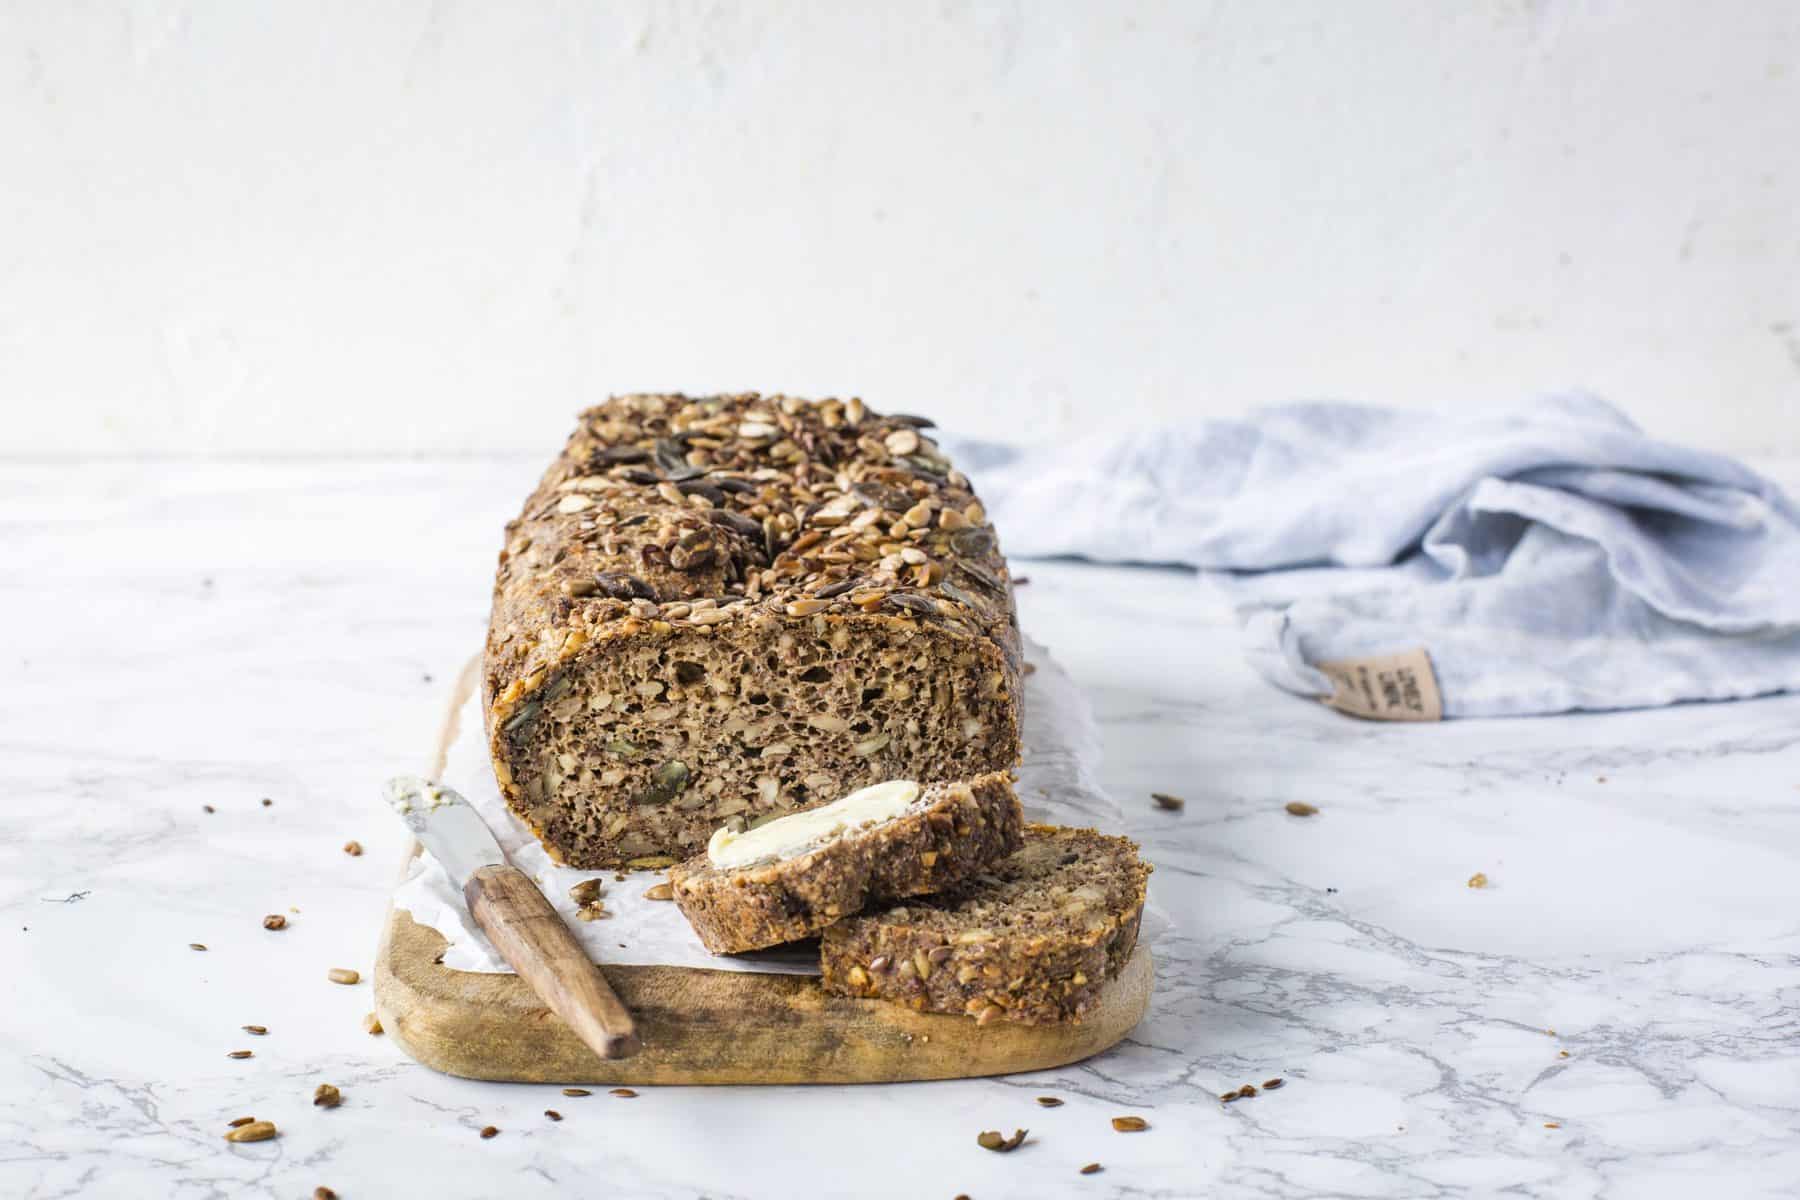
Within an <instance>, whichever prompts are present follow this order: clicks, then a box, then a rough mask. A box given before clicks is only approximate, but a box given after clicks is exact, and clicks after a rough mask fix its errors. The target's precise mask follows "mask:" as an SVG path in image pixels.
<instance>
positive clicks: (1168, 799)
mask: <svg viewBox="0 0 1800 1200" xmlns="http://www.w3.org/2000/svg"><path fill="white" fill-rule="evenodd" d="M1150 799H1151V800H1152V801H1154V802H1155V804H1156V807H1158V808H1160V809H1162V810H1164V811H1165V812H1180V811H1181V810H1182V809H1183V808H1185V807H1186V806H1187V801H1186V800H1183V799H1182V798H1181V797H1180V796H1171V795H1169V793H1167V792H1151V793H1150Z"/></svg>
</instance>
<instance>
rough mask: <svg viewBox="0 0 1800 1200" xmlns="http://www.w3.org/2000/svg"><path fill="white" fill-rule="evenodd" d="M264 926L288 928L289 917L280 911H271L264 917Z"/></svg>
mask: <svg viewBox="0 0 1800 1200" xmlns="http://www.w3.org/2000/svg"><path fill="white" fill-rule="evenodd" d="M263 928H264V929H286V928H287V918H286V917H284V916H282V915H281V914H280V913H270V914H269V915H268V916H266V917H264V918H263Z"/></svg>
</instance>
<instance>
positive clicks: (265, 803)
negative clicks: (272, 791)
mask: <svg viewBox="0 0 1800 1200" xmlns="http://www.w3.org/2000/svg"><path fill="white" fill-rule="evenodd" d="M274 803H275V802H274V801H273V800H271V799H269V798H268V797H267V796H264V797H263V801H262V806H263V807H264V808H268V807H269V806H270V805H271V804H274Z"/></svg>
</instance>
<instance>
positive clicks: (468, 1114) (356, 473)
mask: <svg viewBox="0 0 1800 1200" xmlns="http://www.w3.org/2000/svg"><path fill="white" fill-rule="evenodd" d="M538 466H539V464H537V463H535V462H528V461H523V460H518V461H456V462H440V463H392V462H320V463H306V464H297V463H255V462H246V463H232V464H205V465H203V464H198V463H183V462H165V463H155V464H112V465H107V464H61V465H20V464H13V465H7V466H0V533H3V535H4V542H3V544H4V546H5V555H6V563H5V566H4V568H0V663H3V664H4V669H5V677H6V681H7V687H6V688H5V690H4V693H0V724H3V729H4V732H3V733H0V745H3V747H4V752H3V754H0V789H3V794H4V796H5V800H4V801H3V802H0V909H4V913H5V921H4V923H3V925H0V930H3V933H4V939H5V941H4V945H5V948H6V949H5V955H4V958H3V959H0V962H3V963H4V965H5V967H6V969H7V973H8V975H9V976H10V978H9V980H8V986H7V989H6V995H7V1000H6V1002H5V1003H4V1004H0V1195H5V1196H8V1197H33V1198H48V1197H61V1196H82V1197H89V1196H151V1195H154V1196H158V1197H174V1198H189V1197H192V1198H199V1197H213V1196H232V1197H242V1196H270V1197H283V1198H292V1197H304V1196H308V1195H310V1194H311V1193H312V1190H313V1188H315V1187H317V1186H320V1185H323V1186H327V1187H330V1188H333V1189H335V1190H336V1191H337V1193H338V1194H339V1195H340V1196H342V1197H344V1198H345V1200H356V1198H358V1197H370V1196H396V1195H440V1196H445V1197H481V1196H501V1195H505V1196H508V1197H524V1196H539V1195H542V1196H552V1195H564V1194H569V1195H573V1194H584V1195H588V1194H598V1195H615V1196H634V1197H635V1196H648V1197H665V1196H666V1197H687V1196H708V1197H755V1196H764V1195H818V1196H836V1195H857V1196H907V1197H915V1196H941V1197H944V1198H945V1200H949V1198H950V1197H952V1196H955V1195H958V1194H966V1195H968V1196H971V1197H974V1198H975V1200H991V1198H993V1197H1004V1196H1051V1195H1056V1196H1062V1195H1070V1196H1074V1195H1093V1196H1131V1197H1177V1196H1193V1195H1198V1194H1206V1195H1214V1196H1223V1195H1245V1196H1249V1195H1264V1194H1280V1195H1344V1196H1437V1195H1460V1194H1470V1193H1474V1194H1491V1193H1497V1192H1506V1193H1507V1194H1516V1195H1521V1196H1543V1197H1564V1196H1571V1197H1572V1196H1594V1195H1606V1196H1618V1197H1627V1196H1629V1197H1643V1196H1671V1197H1673V1196H1680V1197H1691V1196H1692V1195H1694V1194H1696V1193H1701V1194H1708V1195H1729V1196H1734V1197H1738V1196H1753V1195H1765V1194H1766V1195H1774V1194H1792V1193H1793V1191H1794V1189H1795V1188H1796V1187H1797V1186H1800V1018H1797V1017H1796V1015H1795V1014H1796V1012H1797V1011H1800V904H1797V903H1796V899H1797V897H1800V882H1797V880H1800V869H1797V868H1800V863H1797V861H1796V860H1797V859H1800V697H1786V698H1776V699H1769V700H1761V701H1754V702H1748V703H1739V704H1729V705H1694V706H1684V707H1680V708H1673V709H1666V710H1661V711H1653V712H1639V713H1622V714H1614V715H1604V716H1579V717H1560V718H1550V719H1539V720H1529V721H1514V722H1478V721H1469V722H1447V723H1444V724H1441V725H1431V726H1383V725H1372V724H1365V723H1359V722H1356V721H1353V720H1351V719H1349V718H1346V717H1342V716H1339V715H1337V714H1335V713H1332V712H1330V711H1328V710H1326V709H1324V708H1322V707H1320V706H1317V705H1314V704H1310V703H1307V702H1304V701H1301V700H1297V699H1295V698H1293V697H1290V696H1286V695H1283V694H1280V693H1278V692H1275V691H1273V690H1271V689H1270V688H1268V687H1267V686H1265V685H1264V684H1262V683H1261V682H1259V681H1258V680H1257V679H1256V678H1255V677H1253V676H1252V675H1251V673H1250V671H1249V670H1248V669H1247V668H1246V667H1245V666H1244V665H1243V663H1242V662H1241V661H1240V660H1239V658H1238V655H1237V652H1236V648H1235V644H1234V641H1235V635H1234V631H1233V628H1232V626H1231V623H1230V620H1229V618H1228V616H1227V614H1226V613H1225V612H1224V611H1222V610H1221V609H1220V608H1219V607H1218V606H1217V605H1216V603H1215V602H1214V601H1213V600H1212V599H1210V597H1209V596H1208V594H1207V591H1206V589H1205V588H1204V587H1203V586H1201V585H1199V584H1197V583H1196V582H1195V580H1194V579H1193V577H1192V576H1190V575H1188V574H1186V573H1182V572H1177V571H1163V570H1124V569H1107V568H1098V567H1090V566H1082V565H1077V564H1069V563H1030V564H1020V565H1019V567H1018V569H1019V570H1020V571H1021V572H1023V573H1024V574H1026V575H1028V576H1029V577H1030V580H1031V582H1030V583H1029V584H1028V585H1027V586H1025V587H1024V588H1022V589H1021V590H1020V593H1019V607H1020V611H1021V615H1022V619H1023V623H1024V625H1025V627H1026V628H1027V629H1028V631H1029V632H1031V633H1032V634H1033V635H1034V636H1035V637H1037V638H1038V639H1040V640H1041V641H1043V642H1044V643H1046V644H1047V645H1048V646H1049V647H1050V648H1051V649H1052V651H1053V652H1054V653H1055V654H1056V655H1057V656H1058V658H1059V659H1060V660H1061V661H1062V662H1063V663H1064V664H1065V665H1066V666H1067V667H1068V668H1069V669H1070V671H1071V672H1072V673H1073V675H1074V676H1075V678H1076V679H1077V680H1078V681H1079V682H1080V683H1081V684H1082V685H1083V686H1084V687H1085V689H1086V691H1087V693H1088V695H1089V696H1090V697H1091V699H1092V701H1093V704H1094V706H1095V709H1096V712H1097V715H1098V717H1099V720H1100V723H1101V727H1102V730H1103V733H1104V736H1105V742H1106V761H1105V763H1104V764H1103V767H1102V771H1101V778H1102V781H1103V782H1104V783H1105V785H1106V786H1107V787H1108V788H1109V789H1111V790H1112V791H1113V792H1114V794H1116V795H1117V796H1118V797H1119V798H1120V799H1121V801H1122V802H1123V805H1124V808H1125V811H1126V813H1127V817H1128V825H1129V829H1128V832H1130V833H1131V834H1132V835H1133V836H1134V837H1136V838H1138V839H1140V840H1141V841H1142V842H1143V844H1144V847H1145V853H1146V854H1147V856H1148V857H1149V858H1150V859H1152V860H1153V861H1154V862H1155V863H1156V866H1157V873H1156V876H1155V878H1154V880H1153V884H1152V886H1153V889H1154V894H1155V896H1156V898H1157V899H1158V900H1159V902H1160V903H1161V905H1162V906H1163V908H1164V909H1166V910H1167V911H1168V912H1169V914H1170V915H1171V917H1172V918H1173V919H1174V921H1175V922H1176V926H1177V928H1176V930H1175V932H1173V933H1171V934H1169V935H1167V936H1166V937H1165V938H1164V939H1163V940H1162V941H1161V942H1160V943H1159V944H1158V946H1157V953H1158V956H1159V963H1158V992H1157V996H1156V1000H1155V1004H1154V1006H1153V1008H1152V1011H1151V1014H1150V1016H1149V1018H1148V1019H1147V1020H1146V1021H1145V1022H1144V1023H1143V1024H1142V1025H1141V1026H1140V1027H1139V1028H1138V1030H1137V1031H1136V1033H1135V1034H1134V1035H1133V1036H1132V1037H1131V1038H1130V1039H1129V1040H1128V1041H1127V1042H1126V1043H1125V1044H1123V1045H1121V1046H1120V1047H1118V1048H1117V1049H1116V1050H1114V1051H1113V1052H1111V1053H1108V1054H1106V1055H1104V1056H1101V1057H1100V1058H1097V1059H1095V1060H1092V1061H1090V1062H1087V1063H1085V1064H1082V1065H1080V1066H1078V1067H1071V1068H1065V1069H1062V1070H1056V1071H1049V1072H1044V1073H1041V1074H1038V1075H1032V1076H1024V1077H1015V1078H1008V1079H994V1080H973V1081H961V1082H952V1083H931V1084H907V1085H893V1086H876V1087H860V1088H838V1087H821V1088H767V1089H749V1088H716V1089H705V1088H640V1089H638V1090H639V1092H640V1093H641V1094H640V1095H639V1096H638V1097H637V1098H635V1099H629V1100H627V1099H616V1098H613V1097H611V1096H608V1095H606V1094H605V1093H604V1092H600V1093H599V1094H597V1095H595V1096H592V1097H588V1098H584V1099H571V1098H565V1097H563V1096H562V1095H561V1094H560V1092H559V1090H558V1089H557V1088H554V1087H543V1086H534V1085H506V1084H482V1083H472V1082H467V1081H463V1080H458V1079H451V1078H447V1077H445V1076H441V1075H437V1074H434V1073H433V1072H431V1071H429V1070H426V1069H425V1068H422V1067H419V1066H417V1065H415V1064H414V1063H412V1062H411V1061H410V1060H409V1059H407V1058H406V1056H405V1055H404V1054H403V1053H401V1051H400V1050H399V1048H398V1047H397V1046H395V1045H393V1044H392V1042H391V1041H390V1040H389V1039H387V1038H382V1037H371V1036H369V1035H368V1034H366V1033H364V1032H363V1030H362V1027H361V1024H360V1022H361V1019H362V1017H363V1014H364V1013H366V1012H368V1011H369V1010H370V1008H371V1003H370V996H369V985H368V983H367V982H366V976H367V975H368V973H369V968H370V965H371V961H372V958H373V953H374V948H375V943H376V938H377V936H378V933H379V929H380V924H381V920H382V915H383V910H384V908H385V905H386V899H387V895H388V892H389V889H390V886H391V884H392V882H393V879H394V876H395V872H396V868H397V866H398V863H399V859H400V855H401V853H402V849H403V845H404V838H403V833H402V830H401V829H400V827H399V825H398V823H396V822H395V821H393V819H392V817H391V816H389V815H387V814H385V813H384V812H383V811H381V809H380V806H379V804H378V798H377V784H378V782H379V781H380V780H381V779H382V778H383V777H384V776H385V775H387V774H389V773H392V772H394V771H396V770H398V769H404V768H416V767H417V766H418V765H419V761H420V759H421V757H422V755H423V752H424V748H425V747H426V746H427V745H428V744H429V739H430V735H431V732H432V730H433V727H434V724H435V722H436V720H437V719H438V716H439V711H440V705H441V703H442V702H443V699H444V697H445V695H446V693H447V689H448V686H449V684H450V679H449V678H448V673H449V671H450V670H451V669H452V668H453V667H454V665H455V664H457V663H458V662H459V661H460V660H461V659H462V657H463V656H465V655H466V654H468V653H469V652H470V650H471V648H472V646H473V645H474V644H475V643H476V642H477V641H478V640H479V637H480V633H481V627H482V624H483V619H484V612H485V607H486V604H487V597H488V586H489V572H490V569H491V566H492V562H493V557H494V553H495V550H496V548H497V541H498V530H499V527H500V525H501V523H502V522H503V521H504V520H505V519H506V517H507V516H509V515H510V513H511V510H512V507H513V505H514V504H516V502H517V498H518V497H519V496H520V495H522V494H523V492H524V491H525V489H526V488H527V487H528V485H529V483H530V482H531V480H532V479H533V478H534V477H535V475H536V472H537V469H538ZM1791 477H1792V476H1791V475H1790V478H1791ZM1151 791H1165V792H1172V793H1175V794H1177V795H1180V796H1183V797H1184V798H1185V799H1186V801H1187V805H1186V809H1185V811H1183V812H1180V813H1169V812H1163V811H1160V810H1158V809H1156V808H1154V807H1152V805H1151V803H1150V801H1149V793H1150V792H1151ZM1297 799H1298V800H1305V801H1308V802H1310V803H1312V804H1315V805H1317V806H1318V807H1319V809H1320V812H1319V813H1318V815H1316V816H1313V817H1310V818H1299V817H1294V816H1290V815H1288V814H1287V813H1285V812H1284V811H1283V806H1284V805H1285V804H1286V803H1287V802H1288V801H1290V800H1297ZM208 805H210V806H211V807H212V809H213V811H211V812H208V811H207V809H206V807H205V806H208ZM349 839H356V840H358V841H360V842H361V843H362V845H363V846H364V847H365V848H366V851H367V852H366V853H365V854H363V855H362V856H361V857H351V856H349V855H347V854H345V853H344V852H343V851H342V849H341V847H342V845H343V843H344V842H345V841H347V840H349ZM1476 872H1483V873H1485V874H1486V876H1487V877H1488V879H1489V880H1490V883H1489V886H1488V887H1486V888H1485V889H1481V890H1476V889H1471V888H1470V887H1468V886H1467V881H1468V879H1469V878H1470V876H1472V875H1474V874H1475V873H1476ZM265 913H283V914H286V915H287V917H288V927H287V928H286V929H285V930H283V931H281V932H276V933H272V932H268V931H265V930H264V929H263V928H262V925H261V919H262V917H263V915H264V914H265ZM189 943H203V944H205V945H206V946H207V947H208V949H207V950H206V951H205V952H200V951H195V950H190V949H189ZM338 966H342V967H354V968H358V969H360V970H362V971H363V973H364V975H365V982H363V983H361V984H359V985H357V986H354V987H344V986H338V985H334V984H332V983H329V982H327V980H326V978H325V974H326V971H327V970H328V969H329V968H331V967H338ZM246 1024H258V1025H263V1026H266V1027H267V1029H268V1032H267V1034H266V1035H264V1036H253V1035H251V1034H248V1033H246V1032H244V1031H243V1030H242V1029H241V1026H243V1025H246ZM238 1049H249V1050H253V1051H254V1052H255V1055H254V1057H252V1058H249V1059H245V1060H233V1059H230V1058H227V1057H226V1056H227V1053H228V1052H229V1051H233V1050H238ZM1274 1076H1280V1077H1282V1078H1284V1079H1285V1080H1286V1081H1287V1082H1286V1086H1284V1087H1283V1088H1282V1089H1281V1090H1279V1091H1277V1092H1273V1093H1265V1094H1263V1095H1259V1096H1257V1097H1255V1098H1252V1099H1248V1100H1243V1101H1239V1102H1237V1103H1234V1104H1230V1105H1222V1104H1221V1103H1220V1102H1219V1099H1218V1095H1219V1093H1220V1092H1222V1091H1225V1090H1227V1089H1229V1088H1235V1087H1236V1086H1237V1085H1239V1084H1242V1083H1245V1082H1254V1083H1261V1082H1262V1081H1263V1080H1265V1079H1268V1078H1271V1077H1274ZM321 1082H329V1083H333V1084H336V1085H337V1086H338V1087H339V1088H340V1089H342V1094H343V1104H342V1106H341V1107H339V1108H337V1109H335V1110H325V1109H319V1108H315V1107H313V1105H312V1103H311V1097H312V1093H313V1089H314V1087H315V1085H316V1084H318V1083H321ZM1039 1095H1056V1096H1060V1097H1062V1098H1063V1099H1064V1100H1065V1101H1066V1102H1067V1103H1066V1104H1065V1105H1064V1106H1063V1107H1060V1108H1056V1109H1053V1110H1047V1109H1042V1108H1040V1107H1038V1105H1037V1104H1036V1103H1034V1099H1033V1098H1034V1097H1036V1096H1039ZM546 1108H554V1109H558V1110H560V1111H561V1112H562V1113H563V1115H564V1117H565V1118H566V1119H565V1120H563V1121H561V1122H560V1123H554V1122H551V1121H550V1120H548V1119H546V1118H545V1116H544V1115H543V1113H544V1110H545V1109H546ZM1127 1112H1131V1113H1138V1114H1141V1115H1144V1116H1145V1117H1147V1119H1148V1120H1149V1123H1150V1126H1151V1128H1150V1129H1149V1130H1148V1131H1146V1132H1143V1133H1136V1134H1120V1133H1115V1132H1114V1131H1113V1130H1112V1129H1111V1128H1110V1126H1109V1121H1108V1119H1109V1118H1110V1117H1112V1116H1115V1115H1119V1114H1122V1113H1127ZM248 1115H255V1116H256V1117H259V1118H265V1119H269V1120H272V1121H274V1122H275V1123H276V1124H277V1125H278V1126H279V1128H280V1130H281V1136H280V1137H279V1138H277V1139H275V1140H273V1141H268V1142H262V1143H257V1144H248V1145H233V1144H228V1143H226V1142H225V1141H223V1140H222V1139H221V1135H222V1133H223V1132H224V1129H225V1126H226V1123H227V1122H228V1121H229V1120H231V1119H232V1118H235V1117H239V1116H248ZM486 1125H494V1126H497V1127H499V1129H500V1130H501V1132H500V1134H499V1135H498V1136H496V1137H494V1138H492V1139H489V1140H482V1139H481V1138H480V1137H479V1136H478V1131H479V1130H480V1129H481V1128H482V1127H483V1126H486ZM1015 1127H1027V1128H1029V1129H1030V1130H1031V1138H1030V1140H1029V1141H1028V1142H1027V1143H1026V1144H1025V1145H1024V1146H1023V1147H1022V1148H1021V1149H1019V1150H1018V1151H1016V1152H1014V1153H1012V1154H993V1153H990V1152H988V1151H984V1150H982V1149H980V1148H979V1147H977V1146H976V1145H975V1134H976V1133H977V1132H978V1131H980V1130H983V1129H1003V1130H1006V1131H1007V1132H1010V1131H1011V1130H1012V1129H1014V1128H1015ZM1095 1161H1098V1162H1100V1163H1102V1164H1103V1166H1104V1169H1103V1170H1102V1171H1101V1172H1100V1173H1097V1174H1094V1175H1089V1176H1082V1175H1078V1174H1077V1173H1076V1172H1077V1168H1079V1167H1080V1166H1081V1165H1082V1164H1084V1163H1089V1162H1095Z"/></svg>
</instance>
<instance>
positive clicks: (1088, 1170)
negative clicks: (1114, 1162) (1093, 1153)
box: [1081, 1163, 1100, 1175]
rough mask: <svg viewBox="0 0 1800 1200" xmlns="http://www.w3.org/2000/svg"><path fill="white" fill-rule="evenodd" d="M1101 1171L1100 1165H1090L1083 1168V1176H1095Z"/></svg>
mask: <svg viewBox="0 0 1800 1200" xmlns="http://www.w3.org/2000/svg"><path fill="white" fill-rule="evenodd" d="M1099 1170H1100V1164H1099V1163H1089V1164H1088V1165H1087V1166H1085V1167H1083V1168H1081V1173H1082V1174H1083V1175H1093V1174H1095V1173H1096V1172H1098V1171H1099Z"/></svg>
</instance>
